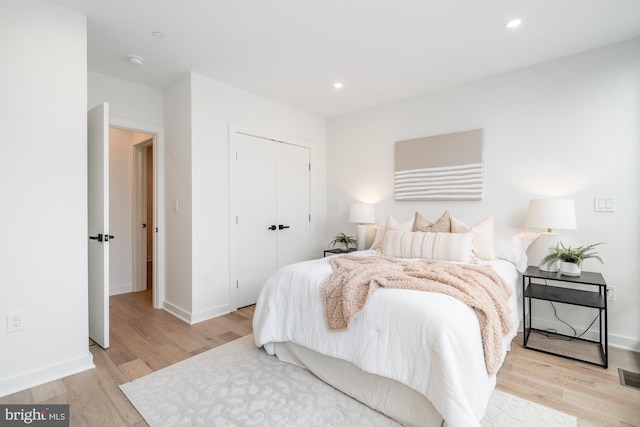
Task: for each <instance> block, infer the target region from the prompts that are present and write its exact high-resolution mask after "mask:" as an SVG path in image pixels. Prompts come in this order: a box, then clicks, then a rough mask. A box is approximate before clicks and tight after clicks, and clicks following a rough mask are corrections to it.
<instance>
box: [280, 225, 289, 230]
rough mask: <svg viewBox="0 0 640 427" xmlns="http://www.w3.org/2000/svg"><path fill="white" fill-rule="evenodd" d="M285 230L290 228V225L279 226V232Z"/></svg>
mask: <svg viewBox="0 0 640 427" xmlns="http://www.w3.org/2000/svg"><path fill="white" fill-rule="evenodd" d="M285 228H289V226H288V225H282V224H280V225H279V226H278V230H284V229H285Z"/></svg>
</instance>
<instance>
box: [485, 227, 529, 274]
mask: <svg viewBox="0 0 640 427" xmlns="http://www.w3.org/2000/svg"><path fill="white" fill-rule="evenodd" d="M539 235H540V233H538V232H532V231H525V230H516V229H508V230H500V231H496V233H495V235H494V236H495V240H494V242H495V249H496V258H498V259H503V260H506V261H509V262H510V263H512V264H513V265H515V266H516V268H517V269H518V271H520V272H523V271H524V270H525V269H526V268H527V265H528V259H527V249H528V248H529V246H530V245H531V243H533V241H534V240H536V239H537V238H538V236H539Z"/></svg>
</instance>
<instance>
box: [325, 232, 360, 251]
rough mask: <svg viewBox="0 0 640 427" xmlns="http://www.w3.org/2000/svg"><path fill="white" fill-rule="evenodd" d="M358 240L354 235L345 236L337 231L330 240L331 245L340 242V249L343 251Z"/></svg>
mask: <svg viewBox="0 0 640 427" xmlns="http://www.w3.org/2000/svg"><path fill="white" fill-rule="evenodd" d="M357 243H358V240H357V239H356V238H355V237H352V236H347V235H346V234H344V233H339V234H336V235H335V236H333V240H332V241H331V246H335V245H337V244H341V245H342V246H343V248H342V249H344V250H345V251H349V248H350V247H351V246H354V247H355V246H356V244H357Z"/></svg>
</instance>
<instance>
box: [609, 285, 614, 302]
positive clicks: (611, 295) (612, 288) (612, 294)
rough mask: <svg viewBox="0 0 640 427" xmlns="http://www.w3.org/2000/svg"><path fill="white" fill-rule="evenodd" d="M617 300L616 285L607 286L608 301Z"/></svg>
mask: <svg viewBox="0 0 640 427" xmlns="http://www.w3.org/2000/svg"><path fill="white" fill-rule="evenodd" d="M615 300H616V287H615V286H607V301H615Z"/></svg>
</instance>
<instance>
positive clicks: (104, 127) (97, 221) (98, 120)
mask: <svg viewBox="0 0 640 427" xmlns="http://www.w3.org/2000/svg"><path fill="white" fill-rule="evenodd" d="M87 129H88V136H87V167H88V177H89V178H88V188H87V191H88V198H89V207H88V210H89V338H91V339H92V340H94V341H95V342H96V343H97V344H98V345H99V346H100V347H102V348H108V347H109V246H108V244H109V238H110V237H111V236H109V104H107V103H102V104H100V105H98V106H96V107H94V108H92V109H91V110H90V111H89V115H88V125H87Z"/></svg>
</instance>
